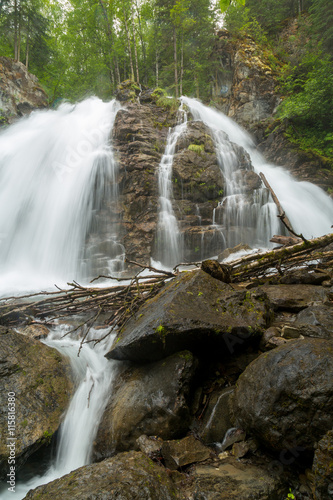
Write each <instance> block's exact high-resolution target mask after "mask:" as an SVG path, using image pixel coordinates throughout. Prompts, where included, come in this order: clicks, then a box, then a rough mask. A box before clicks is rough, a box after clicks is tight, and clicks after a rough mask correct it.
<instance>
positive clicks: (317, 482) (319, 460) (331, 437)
mask: <svg viewBox="0 0 333 500" xmlns="http://www.w3.org/2000/svg"><path fill="white" fill-rule="evenodd" d="M312 471H313V475H314V498H315V500H331V499H332V495H333V430H330V431H328V432H327V434H325V436H324V437H323V439H321V440H320V441H319V443H318V445H317V448H316V451H315V455H314V460H313V466H312Z"/></svg>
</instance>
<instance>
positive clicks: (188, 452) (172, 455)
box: [162, 436, 212, 470]
mask: <svg viewBox="0 0 333 500" xmlns="http://www.w3.org/2000/svg"><path fill="white" fill-rule="evenodd" d="M211 453H212V451H211V450H210V448H207V447H206V446H204V445H203V444H202V443H200V441H198V440H197V439H195V437H194V436H188V437H185V438H184V439H179V440H177V441H164V443H163V445H162V455H163V458H164V461H165V465H166V467H168V469H174V470H175V469H180V468H182V467H184V466H185V465H189V464H192V463H194V462H203V461H204V460H207V458H209V457H210V455H211Z"/></svg>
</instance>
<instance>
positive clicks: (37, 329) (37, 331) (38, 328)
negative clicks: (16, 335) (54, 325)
mask: <svg viewBox="0 0 333 500" xmlns="http://www.w3.org/2000/svg"><path fill="white" fill-rule="evenodd" d="M49 332H50V330H49V329H48V328H47V326H45V325H38V324H36V325H34V324H32V325H28V326H26V327H25V328H23V330H22V331H20V333H22V335H27V337H30V338H32V339H36V340H40V339H45V338H46V337H47V336H48V334H49Z"/></svg>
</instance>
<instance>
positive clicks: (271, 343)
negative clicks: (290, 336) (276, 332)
mask: <svg viewBox="0 0 333 500" xmlns="http://www.w3.org/2000/svg"><path fill="white" fill-rule="evenodd" d="M287 342H288V340H287V339H284V338H282V337H271V338H270V339H269V340H268V342H267V343H266V344H265V347H264V349H265V350H266V351H268V350H271V349H275V347H279V346H280V345H284V344H286V343H287Z"/></svg>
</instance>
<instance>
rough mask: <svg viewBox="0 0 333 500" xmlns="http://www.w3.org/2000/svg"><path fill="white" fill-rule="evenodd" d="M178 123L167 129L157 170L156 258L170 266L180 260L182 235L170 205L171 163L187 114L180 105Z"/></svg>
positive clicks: (164, 264)
mask: <svg viewBox="0 0 333 500" xmlns="http://www.w3.org/2000/svg"><path fill="white" fill-rule="evenodd" d="M178 113H179V114H178V125H177V126H176V127H175V128H174V129H170V130H169V134H168V138H167V144H166V146H165V151H164V154H163V156H162V159H161V162H160V165H159V170H158V187H159V214H158V226H157V234H156V239H157V245H156V247H157V248H156V260H157V261H159V262H160V263H161V264H162V266H166V267H167V268H170V267H171V268H172V267H173V266H175V265H177V264H179V263H180V262H181V261H182V253H183V252H182V246H183V245H182V236H181V233H180V231H179V227H178V222H177V218H176V216H175V213H174V210H173V207H172V164H173V157H174V154H175V150H176V145H177V140H178V139H179V137H180V136H181V134H182V133H183V132H184V130H185V129H186V122H187V116H186V113H185V112H184V111H183V109H182V107H181V108H180V110H179V112H178Z"/></svg>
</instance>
